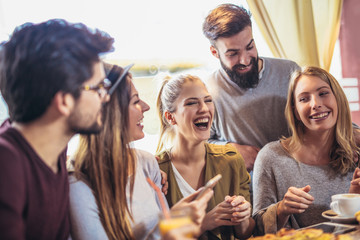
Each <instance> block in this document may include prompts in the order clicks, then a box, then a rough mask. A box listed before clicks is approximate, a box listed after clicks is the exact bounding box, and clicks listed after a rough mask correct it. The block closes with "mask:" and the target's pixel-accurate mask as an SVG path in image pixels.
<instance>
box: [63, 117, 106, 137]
mask: <svg viewBox="0 0 360 240" xmlns="http://www.w3.org/2000/svg"><path fill="white" fill-rule="evenodd" d="M99 114H101V118H102V119H101V120H102V121H101V122H102V123H103V116H102V115H103V114H102V111H100V113H99ZM84 119H85V118H84V117H83V116H82V115H81V114H80V113H78V112H74V113H72V115H71V116H70V117H69V120H68V123H69V128H70V130H71V131H72V132H73V133H75V134H76V133H79V134H84V135H90V134H98V133H100V132H101V130H102V129H103V126H102V125H100V124H99V123H98V121H97V119H98V117H96V119H95V120H94V123H93V124H92V125H90V126H88V127H84V126H83V125H84V124H81V123H84V122H85V123H86V121H85V120H84Z"/></svg>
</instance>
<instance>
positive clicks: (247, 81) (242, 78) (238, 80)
mask: <svg viewBox="0 0 360 240" xmlns="http://www.w3.org/2000/svg"><path fill="white" fill-rule="evenodd" d="M258 60H259V57H257V58H255V57H252V58H251V62H250V64H251V69H250V70H249V71H248V72H246V73H238V72H237V71H236V70H237V69H238V68H244V67H246V65H243V64H236V65H234V66H233V67H232V69H230V68H228V67H226V66H225V64H224V63H223V61H222V60H221V58H220V63H221V67H222V68H223V69H224V70H225V72H226V73H227V75H228V76H229V77H230V79H231V80H232V81H233V82H234V83H235V84H236V85H238V86H239V87H240V88H242V89H249V88H255V87H256V86H257V85H258V83H259V71H258Z"/></svg>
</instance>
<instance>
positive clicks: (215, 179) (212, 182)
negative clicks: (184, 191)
mask: <svg viewBox="0 0 360 240" xmlns="http://www.w3.org/2000/svg"><path fill="white" fill-rule="evenodd" d="M221 177H222V175H221V174H218V175H216V176H215V177H213V178H212V179H210V180H209V181H208V182H207V183H206V184H205V186H204V188H203V189H202V190H201V192H199V194H198V195H197V196H196V198H195V200H196V199H199V198H201V196H202V195H203V194H204V193H205V191H206V190H207V189H209V188H213V187H215V185H216V183H217V182H218V181H219V180H220V179H221Z"/></svg>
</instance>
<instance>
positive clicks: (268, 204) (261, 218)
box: [253, 147, 278, 235]
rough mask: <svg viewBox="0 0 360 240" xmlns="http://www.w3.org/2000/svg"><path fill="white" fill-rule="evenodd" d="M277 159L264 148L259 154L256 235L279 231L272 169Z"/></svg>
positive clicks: (255, 190) (255, 181)
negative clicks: (273, 161) (272, 164)
mask: <svg viewBox="0 0 360 240" xmlns="http://www.w3.org/2000/svg"><path fill="white" fill-rule="evenodd" d="M272 159H273V160H274V159H275V157H274V155H273V154H271V153H270V152H269V151H268V148H266V147H265V148H263V149H262V150H260V152H259V153H258V155H257V157H256V160H255V165H254V173H253V196H254V203H253V204H254V209H253V218H254V220H255V223H256V228H255V235H264V234H265V233H275V232H276V231H277V216H276V209H277V205H276V203H277V202H278V201H277V197H276V192H277V190H276V182H275V178H274V174H273V172H272V170H271V169H272V168H271V160H272Z"/></svg>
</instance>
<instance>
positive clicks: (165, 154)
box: [156, 150, 171, 165]
mask: <svg viewBox="0 0 360 240" xmlns="http://www.w3.org/2000/svg"><path fill="white" fill-rule="evenodd" d="M156 158H157V161H158V163H159V165H166V164H170V162H171V159H170V154H169V151H167V150H165V151H162V152H161V153H159V154H157V155H156Z"/></svg>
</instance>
